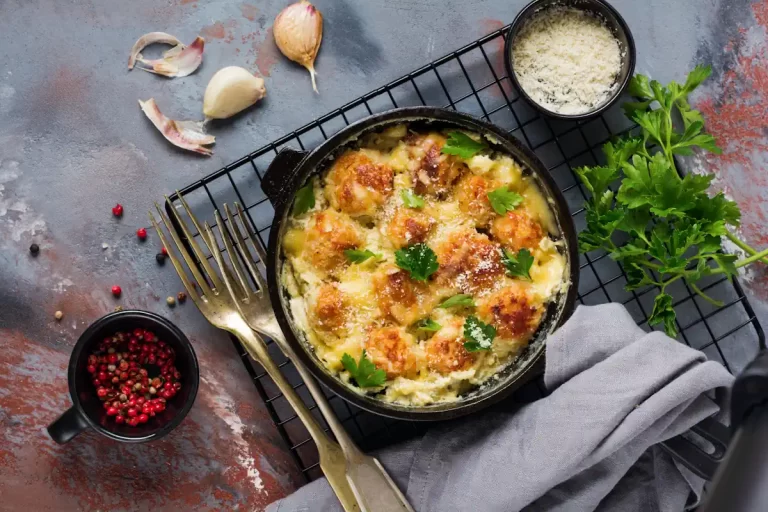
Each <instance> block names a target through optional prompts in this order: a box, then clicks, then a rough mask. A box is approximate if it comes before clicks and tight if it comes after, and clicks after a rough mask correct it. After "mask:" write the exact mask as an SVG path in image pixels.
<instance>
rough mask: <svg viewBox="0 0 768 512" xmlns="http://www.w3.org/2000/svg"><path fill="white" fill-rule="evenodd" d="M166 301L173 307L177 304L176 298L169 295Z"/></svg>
mask: <svg viewBox="0 0 768 512" xmlns="http://www.w3.org/2000/svg"><path fill="white" fill-rule="evenodd" d="M165 303H166V304H168V305H169V306H170V307H173V306H175V305H176V299H174V298H173V297H168V298H167V299H165Z"/></svg>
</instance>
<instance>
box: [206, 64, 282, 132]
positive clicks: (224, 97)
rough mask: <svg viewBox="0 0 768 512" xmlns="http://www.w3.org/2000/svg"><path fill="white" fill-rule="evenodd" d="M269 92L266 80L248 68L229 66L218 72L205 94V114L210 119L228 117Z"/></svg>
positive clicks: (212, 78)
mask: <svg viewBox="0 0 768 512" xmlns="http://www.w3.org/2000/svg"><path fill="white" fill-rule="evenodd" d="M266 94H267V89H266V88H265V87H264V80H262V79H261V78H259V77H256V76H253V75H252V74H251V73H250V72H248V70H246V69H243V68H240V67H237V66H228V67H226V68H222V69H220V70H218V71H217V72H216V74H215V75H213V77H211V81H210V82H208V87H206V88H205V96H203V114H205V117H206V118H209V119H226V118H227V117H231V116H233V115H235V114H237V113H238V112H240V111H242V110H245V109H246V108H248V107H250V106H251V105H253V104H254V103H256V102H257V101H259V100H260V99H261V98H263V97H264V96H265V95H266Z"/></svg>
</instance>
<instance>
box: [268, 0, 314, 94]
mask: <svg viewBox="0 0 768 512" xmlns="http://www.w3.org/2000/svg"><path fill="white" fill-rule="evenodd" d="M272 30H273V34H274V35H275V43H277V47H278V48H280V51H281V52H283V55H285V56H286V57H288V58H289V59H291V60H292V61H294V62H297V63H299V64H301V65H302V66H304V67H305V68H307V70H309V74H310V76H311V77H312V89H314V90H315V92H317V83H316V82H315V74H316V73H315V57H317V51H318V50H319V49H320V42H321V41H322V40H323V15H322V14H320V11H318V10H317V9H316V8H315V6H314V5H312V4H311V3H309V2H307V1H306V0H301V2H297V3H295V4H291V5H289V6H288V7H286V8H285V9H283V10H282V11H280V14H278V15H277V18H275V24H274V26H273V27H272Z"/></svg>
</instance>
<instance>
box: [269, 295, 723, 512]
mask: <svg viewBox="0 0 768 512" xmlns="http://www.w3.org/2000/svg"><path fill="white" fill-rule="evenodd" d="M732 381H733V377H732V376H731V375H730V374H729V373H728V371H727V370H726V369H725V368H723V366H721V365H720V364H718V363H716V362H712V361H707V358H706V356H705V355H704V354H703V353H701V352H699V351H697V350H693V349H691V348H689V347H687V346H685V345H683V344H682V343H678V342H676V341H674V340H672V339H670V338H669V337H667V336H666V335H664V334H663V333H660V332H653V333H650V334H649V333H646V332H644V331H643V330H642V329H640V328H639V327H637V325H636V324H635V322H634V321H633V320H632V317H631V316H630V315H629V313H627V310H626V309H624V307H623V306H620V305H618V304H606V305H601V306H592V307H585V306H580V307H579V308H578V309H577V310H576V312H575V313H574V315H573V317H572V318H571V319H570V320H568V322H566V323H565V325H563V327H562V328H560V330H559V331H557V332H556V333H555V334H553V335H552V336H551V337H550V338H549V339H548V340H547V348H546V370H545V373H544V383H545V385H546V387H547V389H548V390H549V391H551V393H550V394H549V395H548V396H546V397H545V398H542V399H540V400H538V401H536V402H533V403H531V404H528V405H524V406H522V407H515V406H514V405H513V404H509V403H505V404H502V405H501V406H498V407H495V408H493V409H492V410H490V411H488V412H486V413H483V414H479V415H475V416H473V417H470V418H465V419H463V420H458V421H455V422H450V423H447V424H440V425H438V426H436V427H435V428H432V429H430V430H429V431H428V432H427V434H425V435H424V436H423V437H422V438H420V439H415V440H412V441H409V442H407V443H404V444H402V445H399V446H396V447H392V448H389V449H387V450H384V451H382V452H381V453H380V454H379V455H378V456H379V459H380V460H381V462H382V464H383V465H384V466H385V467H386V468H387V470H388V471H389V473H390V475H392V477H393V479H394V480H395V481H396V482H397V483H398V485H399V486H400V488H401V489H403V490H405V491H406V495H407V497H408V500H409V501H410V503H411V504H412V505H413V507H414V509H416V510H417V511H419V512H428V511H435V512H438V511H439V512H450V511H461V512H466V511H473V510H478V511H504V512H507V511H513V510H523V509H524V510H526V511H539V510H548V511H552V510H554V511H580V510H619V511H622V512H626V511H634V510H638V511H641V510H642V511H643V512H648V511H654V510H658V511H670V512H679V511H681V510H683V509H684V508H685V506H686V501H687V499H688V497H689V496H690V494H691V491H693V492H694V493H695V494H696V495H700V493H701V490H702V487H703V485H704V482H703V481H702V480H701V479H700V478H698V477H696V476H695V475H693V474H692V473H690V472H689V471H687V470H686V469H685V468H684V467H682V466H679V465H677V464H676V463H675V462H674V461H673V460H672V458H671V457H670V456H669V455H668V454H667V453H666V452H664V451H662V450H661V449H660V448H659V447H658V446H654V445H656V444H657V443H659V442H661V441H664V440H666V439H669V438H671V437H674V436H676V435H678V434H681V433H683V432H685V431H686V430H688V429H689V428H690V427H691V426H693V425H695V424H696V423H698V422H699V421H701V420H703V419H704V418H706V417H708V416H711V415H712V414H714V413H716V412H717V410H718V406H717V405H716V404H715V403H714V402H713V401H712V400H711V399H710V398H709V397H708V396H707V395H706V393H707V392H708V391H710V390H713V389H715V388H719V387H723V386H730V385H731V383H732ZM267 510H268V511H272V512H277V511H279V512H289V511H316V510H317V511H330V510H341V507H340V506H339V504H338V502H337V501H336V498H335V496H334V495H333V492H332V491H331V489H330V487H329V486H328V484H327V482H326V481H325V480H324V479H320V480H317V481H315V482H313V483H311V484H309V485H307V486H305V487H303V488H302V489H300V490H298V491H297V492H296V493H294V494H293V495H291V496H289V497H287V498H285V499H283V500H281V501H278V502H276V503H273V504H272V505H270V506H269V508H267Z"/></svg>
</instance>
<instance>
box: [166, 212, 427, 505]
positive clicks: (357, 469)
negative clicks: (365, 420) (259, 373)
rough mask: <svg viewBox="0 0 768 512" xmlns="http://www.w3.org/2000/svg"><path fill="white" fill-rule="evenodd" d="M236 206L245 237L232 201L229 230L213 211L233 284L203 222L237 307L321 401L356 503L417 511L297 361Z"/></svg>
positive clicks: (250, 230) (255, 245) (254, 242)
mask: <svg viewBox="0 0 768 512" xmlns="http://www.w3.org/2000/svg"><path fill="white" fill-rule="evenodd" d="M181 201H182V204H184V205H185V208H186V204H185V202H184V200H183V199H181ZM235 208H236V209H237V218H238V219H239V220H240V223H241V224H242V226H243V228H244V230H245V232H246V233H247V238H246V237H244V236H243V234H242V232H241V230H240V228H239V227H238V223H237V222H236V220H235V217H234V216H233V215H232V213H231V212H230V209H229V206H228V205H226V204H225V205H224V211H225V213H226V215H227V220H228V222H229V229H227V227H226V225H225V224H224V222H223V221H222V219H221V216H220V215H219V212H218V211H216V212H215V217H216V223H217V225H218V226H219V233H220V235H221V238H222V240H223V242H224V247H225V248H226V251H227V253H228V254H229V257H230V261H231V262H232V270H233V271H234V275H235V276H236V278H237V283H232V282H231V279H230V278H229V277H228V276H232V272H230V271H229V270H228V267H227V265H226V264H225V262H224V260H223V258H222V255H221V253H220V252H219V250H218V249H219V248H218V242H216V238H215V237H214V235H213V232H212V231H211V229H210V227H209V226H208V224H207V223H206V225H205V232H206V236H204V237H203V238H204V239H205V238H208V239H209V240H210V241H211V242H212V243H216V247H211V248H210V249H211V253H212V254H213V256H214V259H215V260H216V262H217V263H218V264H219V266H220V267H221V270H222V275H223V276H224V282H225V284H226V286H227V288H228V289H229V291H230V293H231V294H232V295H233V299H234V300H235V302H236V303H237V306H238V309H239V310H240V312H241V314H242V315H243V317H244V318H245V320H246V322H247V323H248V324H249V325H250V327H251V328H252V329H253V330H254V331H257V332H259V333H261V334H263V335H266V336H269V337H270V338H272V339H273V340H275V342H276V343H277V344H278V346H279V347H280V349H281V350H282V351H283V353H284V354H285V356H286V357H288V358H289V359H290V360H291V361H293V363H294V365H295V366H296V369H297V371H298V372H299V375H300V376H301V378H302V380H303V381H304V383H305V384H306V386H307V389H309V392H310V393H311V395H312V398H313V399H314V400H315V402H316V403H317V406H318V408H319V409H320V412H321V413H322V414H323V416H324V417H325V420H326V422H327V423H328V425H329V427H330V428H331V431H332V432H333V434H334V436H335V437H336V440H337V441H338V443H339V445H340V446H341V449H342V451H343V452H344V456H345V458H346V460H347V480H348V481H349V484H350V487H351V488H352V492H353V493H354V494H355V497H356V498H357V499H358V504H359V505H360V507H361V509H363V510H368V511H371V512H395V511H413V508H412V507H411V506H410V504H409V503H408V500H407V499H406V498H405V496H404V495H403V493H402V492H401V491H400V489H399V488H398V487H397V484H395V482H394V481H393V480H392V478H391V477H390V476H389V474H387V472H386V470H385V469H384V467H383V466H382V465H381V463H380V462H379V461H378V459H376V458H375V457H371V456H369V455H366V454H365V453H363V452H362V451H361V450H360V448H358V447H357V445H356V444H355V443H354V441H352V439H351V438H350V437H349V434H347V432H346V430H344V427H343V426H342V425H341V422H340V421H339V420H338V418H337V417H336V415H335V414H334V412H333V409H332V407H331V405H330V404H329V403H328V400H327V399H326V397H325V394H324V393H323V391H322V390H321V389H320V386H319V385H318V384H317V381H316V380H315V378H314V377H313V376H312V374H310V373H309V371H308V370H307V368H306V367H305V366H304V365H303V364H302V363H301V361H299V360H298V358H297V357H296V354H295V353H294V352H293V349H292V348H291V346H290V345H289V344H288V343H287V341H286V340H285V337H284V336H283V333H282V330H281V329H280V327H279V325H278V324H277V319H276V318H275V314H274V311H273V309H272V308H273V306H272V304H271V301H270V299H269V296H268V295H267V293H266V290H267V284H266V282H265V281H264V278H263V277H262V275H261V272H260V270H259V268H258V264H257V262H256V261H255V260H254V258H253V255H252V254H251V252H250V251H249V250H248V247H249V246H250V247H252V248H253V250H254V251H255V252H256V254H257V255H258V256H259V258H260V259H261V261H262V262H266V254H265V253H264V249H263V248H262V247H261V245H260V244H259V243H258V242H257V240H258V239H257V238H256V233H255V231H254V230H253V228H252V227H251V225H250V222H249V221H248V219H247V218H246V217H245V212H244V211H243V209H242V207H241V206H240V205H239V204H238V203H235ZM187 210H188V208H187ZM188 211H189V210H188ZM232 237H234V238H235V239H236V241H237V244H236V248H235V244H233V239H232ZM248 242H250V244H248ZM243 265H245V267H246V268H247V273H248V274H249V275H250V276H251V277H252V278H253V280H254V281H256V284H257V285H258V289H256V290H254V289H253V288H252V287H251V285H250V281H249V280H248V275H247V274H246V271H245V269H244V268H243Z"/></svg>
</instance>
